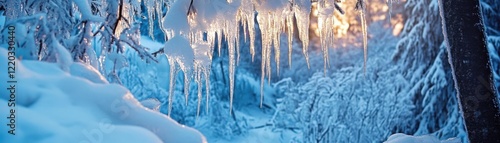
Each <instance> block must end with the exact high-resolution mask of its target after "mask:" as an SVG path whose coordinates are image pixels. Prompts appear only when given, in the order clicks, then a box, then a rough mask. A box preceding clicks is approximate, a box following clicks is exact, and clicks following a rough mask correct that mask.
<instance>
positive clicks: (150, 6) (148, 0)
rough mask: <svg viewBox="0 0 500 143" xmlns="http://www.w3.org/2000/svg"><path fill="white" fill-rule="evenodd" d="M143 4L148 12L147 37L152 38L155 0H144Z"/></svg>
mask: <svg viewBox="0 0 500 143" xmlns="http://www.w3.org/2000/svg"><path fill="white" fill-rule="evenodd" d="M144 5H146V9H147V13H148V26H149V28H148V32H149V37H151V39H153V40H154V33H153V32H154V29H153V26H154V21H153V20H154V14H155V1H154V0H144Z"/></svg>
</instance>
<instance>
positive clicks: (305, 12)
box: [293, 0, 311, 68]
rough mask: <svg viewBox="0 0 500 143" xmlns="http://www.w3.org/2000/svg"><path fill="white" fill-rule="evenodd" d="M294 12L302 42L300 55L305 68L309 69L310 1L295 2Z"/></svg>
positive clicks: (300, 0) (298, 0) (297, 0)
mask: <svg viewBox="0 0 500 143" xmlns="http://www.w3.org/2000/svg"><path fill="white" fill-rule="evenodd" d="M293 9H294V12H295V18H296V20H297V28H298V32H299V39H300V40H301V41H302V53H303V54H304V58H305V59H306V63H307V68H310V67H311V66H310V64H309V54H308V49H309V48H308V47H309V14H310V13H311V1H310V0H296V1H295V5H294V7H293Z"/></svg>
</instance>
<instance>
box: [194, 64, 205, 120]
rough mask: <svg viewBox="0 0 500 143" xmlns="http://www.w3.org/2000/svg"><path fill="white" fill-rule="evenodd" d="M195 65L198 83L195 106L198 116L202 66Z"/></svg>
mask: <svg viewBox="0 0 500 143" xmlns="http://www.w3.org/2000/svg"><path fill="white" fill-rule="evenodd" d="M195 67H196V83H197V85H198V108H196V118H198V116H200V107H201V92H202V90H201V88H203V87H202V85H201V72H202V68H201V67H200V65H197V66H195Z"/></svg>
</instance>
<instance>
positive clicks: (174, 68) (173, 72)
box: [168, 58, 177, 117]
mask: <svg viewBox="0 0 500 143" xmlns="http://www.w3.org/2000/svg"><path fill="white" fill-rule="evenodd" d="M168 64H169V65H170V79H169V80H170V82H169V84H168V87H169V88H168V116H169V117H170V114H171V113H172V104H173V102H174V101H173V100H172V98H173V97H174V91H175V89H174V88H175V76H176V75H177V66H176V65H175V60H174V59H172V58H168Z"/></svg>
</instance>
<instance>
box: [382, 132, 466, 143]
mask: <svg viewBox="0 0 500 143" xmlns="http://www.w3.org/2000/svg"><path fill="white" fill-rule="evenodd" d="M384 143H460V139H458V138H450V139H447V140H443V141H440V140H439V139H438V138H436V137H435V136H432V135H423V136H411V135H406V134H402V133H397V134H393V135H391V136H389V138H387V141H385V142H384Z"/></svg>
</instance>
